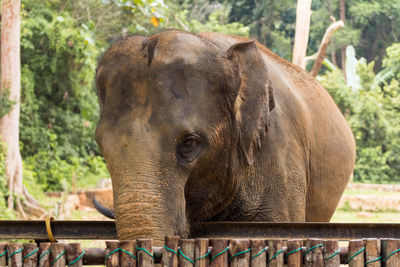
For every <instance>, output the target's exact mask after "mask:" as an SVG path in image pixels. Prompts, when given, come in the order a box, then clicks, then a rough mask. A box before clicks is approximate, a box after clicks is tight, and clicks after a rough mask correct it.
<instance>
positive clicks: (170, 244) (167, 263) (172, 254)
mask: <svg viewBox="0 0 400 267" xmlns="http://www.w3.org/2000/svg"><path fill="white" fill-rule="evenodd" d="M178 242H179V236H166V237H165V239H164V245H165V246H164V249H163V256H162V260H161V263H162V266H163V267H178Z"/></svg>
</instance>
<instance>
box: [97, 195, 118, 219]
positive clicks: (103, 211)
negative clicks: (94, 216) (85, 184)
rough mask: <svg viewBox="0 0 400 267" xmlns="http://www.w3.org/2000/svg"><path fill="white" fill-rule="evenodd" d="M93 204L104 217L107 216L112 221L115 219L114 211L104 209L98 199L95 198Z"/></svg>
mask: <svg viewBox="0 0 400 267" xmlns="http://www.w3.org/2000/svg"><path fill="white" fill-rule="evenodd" d="M92 203H93V206H94V207H95V209H96V210H97V211H98V212H100V213H101V214H103V215H104V216H106V217H107V218H110V219H115V214H114V211H113V210H112V209H109V208H107V207H104V206H103V205H102V204H100V203H99V202H98V201H97V199H96V197H93V199H92Z"/></svg>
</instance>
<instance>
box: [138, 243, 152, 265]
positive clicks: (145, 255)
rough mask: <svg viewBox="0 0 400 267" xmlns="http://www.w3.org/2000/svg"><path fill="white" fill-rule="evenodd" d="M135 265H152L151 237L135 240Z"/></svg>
mask: <svg viewBox="0 0 400 267" xmlns="http://www.w3.org/2000/svg"><path fill="white" fill-rule="evenodd" d="M137 246H138V248H137V249H136V250H137V252H136V253H137V262H136V264H137V266H138V267H149V266H153V265H154V258H153V240H151V239H138V240H137Z"/></svg>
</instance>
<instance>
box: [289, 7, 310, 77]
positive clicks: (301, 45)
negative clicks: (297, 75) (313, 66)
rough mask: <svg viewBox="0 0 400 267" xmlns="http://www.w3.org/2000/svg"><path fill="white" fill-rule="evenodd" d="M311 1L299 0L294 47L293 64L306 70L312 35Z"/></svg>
mask: <svg viewBox="0 0 400 267" xmlns="http://www.w3.org/2000/svg"><path fill="white" fill-rule="evenodd" d="M310 18H311V0H297V10H296V33H295V37H294V46H293V60H292V62H293V64H296V65H298V66H300V67H301V68H303V69H305V68H306V66H305V61H304V58H305V57H306V53H307V45H308V37H309V33H310Z"/></svg>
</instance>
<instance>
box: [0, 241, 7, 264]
mask: <svg viewBox="0 0 400 267" xmlns="http://www.w3.org/2000/svg"><path fill="white" fill-rule="evenodd" d="M0 266H1V267H3V266H7V243H5V242H1V243H0Z"/></svg>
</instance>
